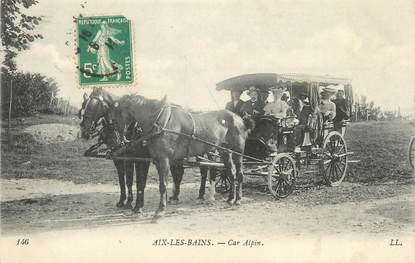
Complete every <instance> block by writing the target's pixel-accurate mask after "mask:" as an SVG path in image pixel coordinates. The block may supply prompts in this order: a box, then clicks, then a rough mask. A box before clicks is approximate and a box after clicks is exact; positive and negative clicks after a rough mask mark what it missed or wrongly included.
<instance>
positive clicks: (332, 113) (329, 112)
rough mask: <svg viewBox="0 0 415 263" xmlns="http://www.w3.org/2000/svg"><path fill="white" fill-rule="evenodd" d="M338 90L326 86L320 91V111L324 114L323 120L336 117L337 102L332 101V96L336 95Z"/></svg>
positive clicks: (330, 119)
mask: <svg viewBox="0 0 415 263" xmlns="http://www.w3.org/2000/svg"><path fill="white" fill-rule="evenodd" d="M335 92H336V91H335V90H333V89H330V88H324V89H323V91H322V92H321V93H320V95H321V102H320V106H319V108H320V112H321V114H322V115H323V121H324V122H326V121H332V120H333V119H334V117H336V104H334V103H333V102H332V101H330V98H331V97H332V96H333V95H334V93H335Z"/></svg>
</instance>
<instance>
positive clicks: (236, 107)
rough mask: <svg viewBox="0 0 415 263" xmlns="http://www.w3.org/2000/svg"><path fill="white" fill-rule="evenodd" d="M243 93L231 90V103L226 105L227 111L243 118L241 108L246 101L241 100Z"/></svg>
mask: <svg viewBox="0 0 415 263" xmlns="http://www.w3.org/2000/svg"><path fill="white" fill-rule="evenodd" d="M240 98H241V92H240V91H239V90H231V101H230V102H228V103H226V106H225V109H227V110H229V111H232V112H233V113H236V114H238V115H239V116H241V117H242V112H241V108H242V105H243V104H244V101H243V100H241V99H240Z"/></svg>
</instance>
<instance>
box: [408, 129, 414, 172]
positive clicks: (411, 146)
mask: <svg viewBox="0 0 415 263" xmlns="http://www.w3.org/2000/svg"><path fill="white" fill-rule="evenodd" d="M408 158H409V159H408V160H409V165H411V167H412V170H415V136H414V137H412V138H411V141H410V142H409V148H408Z"/></svg>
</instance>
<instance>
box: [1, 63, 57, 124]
mask: <svg viewBox="0 0 415 263" xmlns="http://www.w3.org/2000/svg"><path fill="white" fill-rule="evenodd" d="M2 75H3V76H2V80H1V82H2V83H1V84H2V85H1V94H2V96H1V97H2V100H1V102H2V112H3V118H4V117H6V116H8V114H9V103H10V85H11V80H12V83H13V87H12V88H13V101H12V110H11V113H12V117H21V116H32V115H34V114H36V113H39V112H42V111H45V110H48V109H49V105H50V102H51V98H53V95H54V94H56V93H57V92H58V87H57V84H56V82H55V81H54V80H53V79H51V78H46V77H45V76H43V75H41V74H39V73H29V72H27V73H23V72H17V73H16V74H14V75H11V74H9V73H8V72H4V71H3V72H2Z"/></svg>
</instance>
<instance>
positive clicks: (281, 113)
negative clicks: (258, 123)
mask: <svg viewBox="0 0 415 263" xmlns="http://www.w3.org/2000/svg"><path fill="white" fill-rule="evenodd" d="M270 89H271V92H272V94H273V95H274V101H273V102H269V103H268V104H267V105H265V107H264V111H265V114H266V115H271V116H274V117H275V118H278V119H283V118H285V117H287V110H288V108H289V106H288V104H287V102H285V101H283V100H282V95H283V92H284V90H283V89H282V87H271V88H270Z"/></svg>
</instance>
